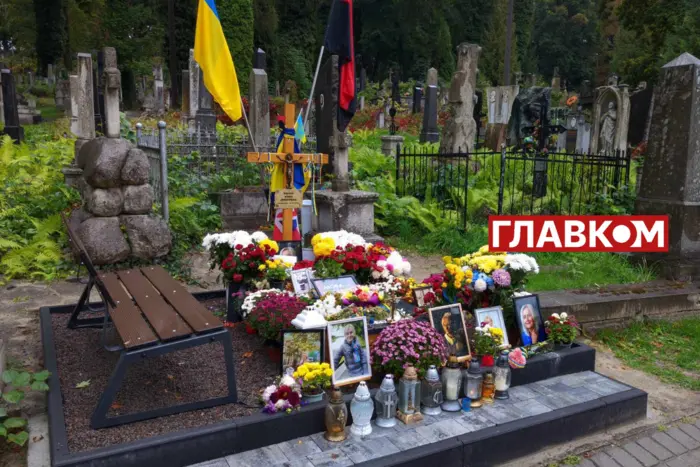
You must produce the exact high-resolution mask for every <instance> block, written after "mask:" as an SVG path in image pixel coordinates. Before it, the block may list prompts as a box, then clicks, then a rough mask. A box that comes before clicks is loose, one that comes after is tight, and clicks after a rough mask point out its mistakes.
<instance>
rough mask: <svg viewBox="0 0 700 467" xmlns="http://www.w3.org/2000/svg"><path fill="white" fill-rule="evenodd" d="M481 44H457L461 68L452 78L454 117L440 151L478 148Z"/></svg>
mask: <svg viewBox="0 0 700 467" xmlns="http://www.w3.org/2000/svg"><path fill="white" fill-rule="evenodd" d="M480 53H481V47H479V46H478V45H476V44H466V43H464V44H460V45H458V46H457V71H456V72H455V74H454V76H453V78H452V85H451V87H450V94H449V103H450V111H451V114H452V118H451V119H450V120H449V121H448V122H447V124H446V125H445V129H444V131H443V138H442V140H441V143H440V150H441V151H444V152H450V153H455V152H458V151H460V150H461V151H469V152H472V151H473V150H474V142H475V140H476V122H474V92H475V91H476V72H477V65H478V62H479V54H480Z"/></svg>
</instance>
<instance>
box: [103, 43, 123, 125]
mask: <svg viewBox="0 0 700 467" xmlns="http://www.w3.org/2000/svg"><path fill="white" fill-rule="evenodd" d="M102 57H103V60H104V71H103V78H102V82H103V83H104V100H103V105H104V122H105V129H104V134H105V136H107V137H108V138H119V134H120V133H119V129H120V124H119V123H120V122H119V94H120V92H121V72H120V71H119V68H117V51H116V50H115V49H114V47H105V48H104V49H102Z"/></svg>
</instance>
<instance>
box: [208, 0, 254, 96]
mask: <svg viewBox="0 0 700 467" xmlns="http://www.w3.org/2000/svg"><path fill="white" fill-rule="evenodd" d="M216 8H217V10H218V12H219V20H220V21H221V27H222V28H223V30H224V35H225V36H226V42H227V43H228V48H229V51H230V52H231V56H232V57H233V63H234V65H235V67H236V75H237V76H238V83H239V84H240V86H241V92H246V91H247V90H248V75H249V74H250V69H251V68H252V66H253V3H252V0H228V1H225V2H218V3H217V5H216Z"/></svg>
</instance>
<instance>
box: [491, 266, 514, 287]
mask: <svg viewBox="0 0 700 467" xmlns="http://www.w3.org/2000/svg"><path fill="white" fill-rule="evenodd" d="M491 278H492V279H493V281H494V282H495V283H496V285H500V286H501V287H508V286H509V285H510V273H509V272H508V271H506V270H505V269H496V270H495V271H493V274H491Z"/></svg>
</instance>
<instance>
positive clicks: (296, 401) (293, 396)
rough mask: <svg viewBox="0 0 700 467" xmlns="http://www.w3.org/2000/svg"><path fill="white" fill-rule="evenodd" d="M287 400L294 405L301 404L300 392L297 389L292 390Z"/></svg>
mask: <svg viewBox="0 0 700 467" xmlns="http://www.w3.org/2000/svg"><path fill="white" fill-rule="evenodd" d="M287 400H288V401H289V403H290V404H292V405H293V406H296V405H299V393H298V392H296V391H292V392H290V393H289V396H288V397H287Z"/></svg>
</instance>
